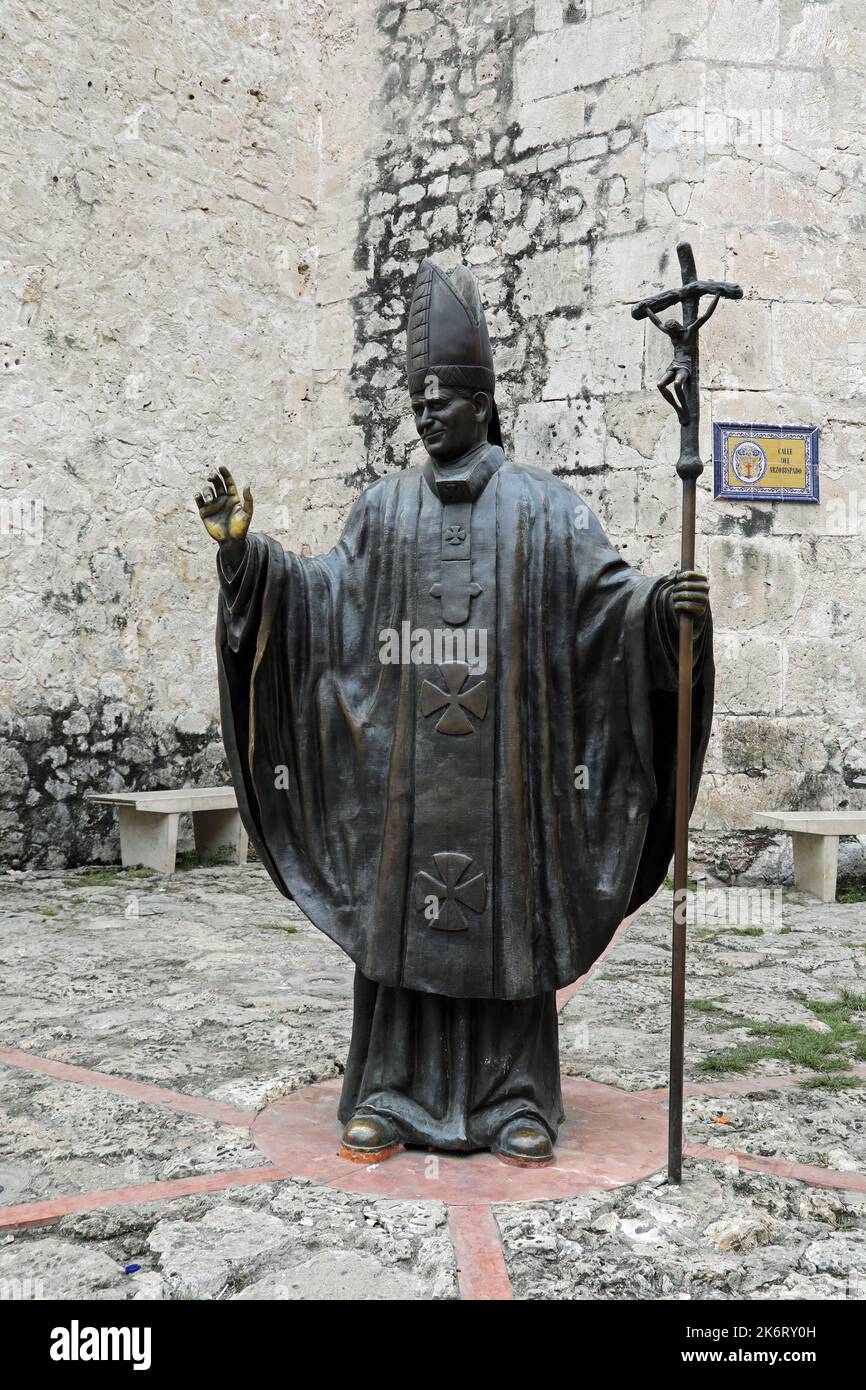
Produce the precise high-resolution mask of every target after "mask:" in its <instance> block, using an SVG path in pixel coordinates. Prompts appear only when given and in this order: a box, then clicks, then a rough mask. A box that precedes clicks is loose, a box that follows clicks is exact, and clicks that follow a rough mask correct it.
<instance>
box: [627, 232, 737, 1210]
mask: <svg viewBox="0 0 866 1390" xmlns="http://www.w3.org/2000/svg"><path fill="white" fill-rule="evenodd" d="M677 256H678V257H679V262H680V273H681V275H682V285H681V286H680V287H679V289H674V290H663V291H662V292H661V293H660V294H655V295H651V296H650V297H649V298H648V299H642V300H640V301H639V302H638V303H637V304H636V305H635V307H634V308H633V309H632V311H631V316H632V318H634V319H644V318H648V319H649V320H650V321H651V322H652V323H653V324H655V326H656V328H658V329H660V330H661V332H662V333H666V334H667V335H668V337H669V338H670V339H671V341H672V343H673V344H674V359H673V362H672V363H671V365H670V367H669V368H668V369H667V371H666V372H665V373H664V375H663V376H662V378H661V380H660V381H659V382H658V389H659V391H661V393H662V395H663V396H664V398H665V400H666V401H668V403H669V404H670V405H672V406H673V408H674V410H675V411H676V412H677V416H678V418H679V422H680V457H679V461H678V463H677V473H678V474H679V475H680V478H681V479H682V483H683V509H682V532H681V545H680V580H683V579H688V580H692V579H694V582H695V583H696V584H697V580H698V576H697V573H696V571H695V570H694V563H695V503H696V484H697V480H698V478H699V477H700V475H701V473H702V472H703V471H704V465H703V463H702V462H701V456H700V445H699V437H698V436H699V429H700V413H701V403H700V380H699V354H698V335H699V332H700V329H701V326H702V325H703V324H704V323H706V321H707V319H708V318H709V317H710V315H711V314H712V313H714V311H715V309H716V306H717V305H718V302H719V300H720V299H742V297H743V291H742V290H741V288H740V286H739V285H733V284H729V283H727V282H724V281H711V280H699V279H698V276H697V271H696V269H695V258H694V254H693V252H692V248H691V246H690V244H689V243H688V242H687V241H681V242H680V243H679V245H678V246H677ZM704 295H712V303H711V304H710V306H709V308H708V309H707V310H706V312H705V313H703V314H700V313H699V310H700V301H701V298H702V297H703V296H704ZM674 304H680V305H681V306H682V323H679V322H678V320H676V319H668V320H666V321H665V322H662V320H661V319H659V318H658V314H659V313H660V312H662V311H664V310H665V309H669V308H671V307H672V306H673V305H674ZM701 578H702V576H701ZM693 645H694V616H693V615H692V613H690V612H689V609H688V606H687V605H685V604H683V605H682V606H681V607H680V610H679V668H678V685H677V764H676V792H675V810H674V906H673V942H672V959H671V1051H670V1082H669V1090H668V1179H669V1180H670V1181H671V1182H676V1183H678V1182H680V1181H681V1180H682V1172H683V1052H684V1032H685V1005H686V909H687V903H688V894H687V884H688V852H689V767H690V761H691V746H692V662H693Z"/></svg>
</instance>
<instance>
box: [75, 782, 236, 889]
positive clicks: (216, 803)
mask: <svg viewBox="0 0 866 1390" xmlns="http://www.w3.org/2000/svg"><path fill="white" fill-rule="evenodd" d="M85 799H86V800H87V801H89V802H91V803H96V804H97V805H100V806H116V807H117V812H118V818H119V820H120V859H121V863H122V864H123V867H124V868H125V869H126V868H131V867H132V866H133V865H135V864H143V865H144V866H145V868H148V869H156V871H157V872H158V873H161V874H173V873H174V867H175V859H176V856H177V823H178V819H179V817H180V816H183V815H190V816H192V828H193V834H194V836H195V847H196V850H197V851H198V853H199V854H209V853H213V851H214V850H218V849H224V848H225V847H226V846H231V848H232V849H233V850H234V851H235V853H236V855H237V861H238V863H239V864H245V863H246V862H247V846H248V843H249V841H248V838H247V832H246V831H245V830H244V828H243V826H242V825H241V818H240V814H239V812H238V803H237V797H236V796H235V793H234V789H233V788H232V787H185V788H184V789H183V790H182V791H176V792H108V793H106V794H105V795H104V796H97V795H91V796H88V797H86V798H85Z"/></svg>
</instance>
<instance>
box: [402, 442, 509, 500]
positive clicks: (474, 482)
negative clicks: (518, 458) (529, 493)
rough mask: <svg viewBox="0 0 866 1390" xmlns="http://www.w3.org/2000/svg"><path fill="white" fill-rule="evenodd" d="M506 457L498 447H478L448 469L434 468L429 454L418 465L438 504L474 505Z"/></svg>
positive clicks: (434, 465)
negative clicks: (471, 503)
mask: <svg viewBox="0 0 866 1390" xmlns="http://www.w3.org/2000/svg"><path fill="white" fill-rule="evenodd" d="M504 458H505V454H504V453H503V451H502V449H500V448H499V445H498V444H488V443H487V442H486V441H485V442H484V443H483V444H477V445H476V446H475V448H474V449H470V451H469V453H468V454H464V455H463V458H462V459H456V460H455V461H454V462H453V463H452V464H451V465H450V467H448V468H437V467H436V464H435V463H434V462H433V460H432V459H431V458H430V456H429V454H428V456H427V458H426V459H425V460H424V463H423V464H422V465H421V468H422V472H423V474H424V477H425V479H426V482H427V485H428V487H429V488H430V490H431V492H434V493H435V494H436V496H437V497H438V498H439V500H440V502H475V501H476V500H477V499H478V498H479V497H480V496H481V494H482V492H483V491H484V489H485V488H486V486H487V484H488V483H489V482H490V479H491V478H492V477H493V474H494V473H495V472H496V470H497V468H498V467H499V465H500V464H501V463H502V461H503V459H504Z"/></svg>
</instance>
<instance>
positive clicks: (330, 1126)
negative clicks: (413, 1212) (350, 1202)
mask: <svg viewBox="0 0 866 1390" xmlns="http://www.w3.org/2000/svg"><path fill="white" fill-rule="evenodd" d="M340 1084H341V1083H340V1082H339V1081H326V1082H324V1083H323V1084H322V1085H320V1086H307V1087H305V1089H304V1090H302V1091H295V1092H293V1093H292V1095H290V1096H285V1097H284V1098H283V1099H282V1100H278V1101H275V1102H274V1104H273V1105H269V1106H268V1107H267V1109H265V1110H263V1111H262V1112H261V1114H260V1115H259V1116H258V1117H257V1119H256V1121H255V1124H254V1125H253V1130H252V1134H253V1139H254V1140H255V1142H256V1145H257V1146H258V1148H259V1149H260V1151H261V1152H262V1153H263V1154H265V1155H266V1157H267V1158H268V1159H270V1161H271V1162H272V1163H274V1164H276V1165H278V1166H279V1167H280V1168H281V1169H283V1171H284V1172H285V1174H286V1176H287V1177H293V1178H308V1179H310V1180H311V1181H312V1182H315V1183H320V1184H321V1185H322V1186H327V1187H334V1188H337V1189H339V1190H340V1191H342V1192H361V1193H368V1194H369V1195H370V1196H375V1197H395V1198H401V1199H404V1200H409V1201H415V1202H424V1201H427V1202H448V1203H450V1204H452V1205H457V1206H462V1205H466V1204H471V1203H474V1202H534V1201H546V1200H549V1199H551V1198H557V1197H559V1198H562V1197H577V1196H579V1195H580V1194H581V1193H583V1192H597V1191H599V1190H604V1189H606V1188H611V1187H621V1186H623V1185H624V1184H625V1183H630V1182H637V1180H638V1179H639V1178H646V1177H649V1176H650V1175H651V1174H652V1173H655V1172H657V1171H658V1170H659V1169H660V1168H662V1167H663V1166H664V1163H665V1159H666V1155H667V1112H666V1111H665V1110H664V1109H663V1108H662V1105H661V1104H660V1103H659V1101H658V1100H652V1099H648V1098H647V1097H646V1096H642V1095H640V1094H636V1093H629V1092H627V1091H618V1090H615V1089H614V1087H612V1086H602V1085H599V1084H598V1083H597V1082H595V1081H585V1080H583V1079H581V1078H578V1077H573V1076H564V1077H563V1078H562V1098H563V1101H564V1104H565V1123H564V1124H563V1125H562V1128H561V1129H560V1132H559V1140H558V1142H557V1145H556V1157H555V1159H554V1162H553V1163H552V1164H551V1165H549V1166H545V1167H543V1168H541V1169H532V1170H527V1169H526V1168H519V1167H515V1166H511V1165H507V1164H504V1163H500V1162H499V1160H498V1159H497V1158H496V1157H494V1155H493V1154H491V1153H473V1154H454V1153H442V1152H431V1151H428V1150H426V1149H404V1150H403V1151H402V1152H400V1153H397V1154H395V1155H394V1157H393V1158H389V1159H387V1160H385V1161H384V1162H380V1163H370V1164H364V1165H358V1164H355V1163H349V1162H347V1160H346V1159H345V1158H341V1157H340V1135H341V1130H342V1126H341V1125H340V1122H339V1120H338V1119H337V1102H338V1100H339V1095H340Z"/></svg>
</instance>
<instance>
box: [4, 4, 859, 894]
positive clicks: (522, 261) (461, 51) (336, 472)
mask: <svg viewBox="0 0 866 1390" xmlns="http://www.w3.org/2000/svg"><path fill="white" fill-rule="evenodd" d="M76 8H77V7H76V6H74V5H73V4H72V0H64V3H62V4H60V5H57V6H55V7H54V12H53V14H52V18H51V19H47V18H44V17H43V18H41V19H39V18H37V17H36V16H35V14H34V12H33V11H32V10H29V9H25V8H24V7H23V6H16V7H13V11H12V16H13V17H12V19H11V20H10V23H9V25H8V33H7V43H10V44H12V45H13V46H14V48H15V52H16V55H17V60H16V65H13V69H12V76H11V78H10V84H9V86H8V88H7V103H6V114H5V117H4V120H5V123H6V127H7V129H6V139H5V140H4V141H3V146H2V148H3V151H4V153H3V154H2V155H0V159H2V160H3V161H4V173H5V174H6V178H7V187H9V188H10V189H11V192H12V196H11V199H10V208H11V214H12V227H11V231H10V234H9V237H8V249H7V250H5V251H4V252H3V256H4V257H5V259H4V261H3V266H2V280H3V290H2V293H3V298H2V307H3V314H4V322H5V325H6V331H5V332H4V334H3V338H4V340H5V350H6V351H7V352H8V354H9V356H8V361H9V366H8V367H5V368H4V377H5V379H4V381H3V395H2V400H0V411H2V420H3V425H4V441H5V443H6V446H7V448H6V463H5V465H4V473H3V477H2V480H0V484H2V488H3V491H2V493H0V496H3V497H5V498H6V499H7V514H6V515H7V522H8V517H9V515H11V513H10V512H9V506H10V505H13V504H15V505H17V500H18V499H21V498H23V497H25V496H27V497H32V498H36V499H42V502H43V507H44V522H43V525H44V536H43V539H42V542H41V544H39V545H35V544H30V543H28V540H27V539H26V538H24V537H22V536H21V535H20V534H12V532H15V527H14V525H13V526H12V527H11V528H10V526H9V524H7V525H6V528H5V533H4V534H0V555H2V556H3V557H4V558H8V560H9V567H10V578H11V582H9V580H7V594H8V595H9V600H8V602H7V605H6V606H5V608H4V618H3V621H4V624H5V625H8V626H7V631H5V632H4V641H3V650H2V655H0V682H2V684H0V701H2V703H3V706H4V707H5V708H6V709H7V710H8V713H7V716H6V718H7V720H8V729H9V733H10V735H11V742H10V744H9V748H10V749H11V757H10V756H9V754H8V753H7V761H6V764H5V770H4V772H3V774H2V778H3V782H2V797H3V805H4V812H5V816H6V820H5V827H4V828H5V831H6V834H5V844H6V848H5V850H4V854H5V856H6V857H7V858H14V857H16V856H18V857H22V858H30V859H32V860H39V859H41V860H45V859H49V860H60V859H63V858H67V859H70V860H75V859H81V858H86V857H102V856H109V857H110V856H111V855H113V854H114V853H116V842H115V841H114V840H113V839H112V832H111V825H110V820H109V819H108V818H106V817H103V818H101V819H93V818H89V819H88V818H86V817H84V816H83V815H82V813H81V808H80V804H79V798H80V795H81V793H82V792H83V791H84V790H86V789H87V788H89V787H96V786H101V787H105V786H108V785H117V786H121V785H122V786H148V785H159V784H163V785H165V784H167V783H170V784H172V785H181V784H182V783H183V781H185V780H187V779H189V780H201V779H202V778H205V777H207V778H213V777H218V778H221V777H223V776H224V768H223V767H222V765H221V752H220V747H219V737H218V730H217V725H216V699H215V676H214V666H213V656H212V648H211V642H212V624H213V599H214V577H213V569H212V565H213V555H212V552H211V549H210V547H209V543H208V542H207V539H206V537H205V536H204V533H203V532H200V531H199V530H198V529H197V527H198V522H197V520H196V518H195V515H194V511H193V509H192V506H191V502H190V500H189V498H190V494H191V492H193V491H195V490H196V484H197V482H198V480H199V479H200V478H201V477H202V474H203V471H204V470H205V469H207V468H210V467H212V466H213V465H218V464H221V463H229V464H231V465H232V466H233V467H235V469H236V471H237V472H238V474H239V475H242V478H243V480H244V481H249V482H251V484H252V486H253V491H254V494H255V497H256V508H257V510H256V521H255V523H254V524H255V525H257V526H259V527H260V529H263V530H266V531H268V532H270V533H271V534H273V535H275V536H277V537H278V538H279V539H280V540H282V541H283V542H284V543H285V544H286V545H288V546H290V547H293V548H296V549H299V550H301V551H303V552H305V553H314V552H316V551H318V550H321V549H323V548H327V546H328V545H330V544H331V543H332V542H333V541H334V540H335V539H336V537H337V535H338V534H339V529H340V525H341V522H342V519H343V517H344V516H345V513H346V510H347V508H348V506H349V505H350V503H351V500H352V499H353V498H354V497H355V496H356V495H357V492H358V491H359V489H360V488H361V487H362V486H364V485H365V484H366V483H367V482H369V481H370V480H372V479H373V478H375V477H376V476H378V475H379V474H380V473H382V472H383V471H385V470H388V469H392V468H397V467H401V466H404V465H405V464H406V463H407V462H411V461H415V460H416V459H417V457H418V448H419V446H418V444H417V442H416V441H415V438H414V431H413V428H412V424H411V420H410V418H409V415H408V412H407V408H406V407H407V402H406V396H405V388H404V377H403V363H402V352H403V342H404V338H403V325H404V318H405V308H406V300H407V296H408V293H409V290H410V288H411V282H412V278H413V276H414V270H415V266H416V264H417V261H418V260H419V259H420V257H421V256H422V255H424V254H425V253H427V252H430V253H431V254H433V255H435V256H436V258H437V259H438V260H439V261H440V262H441V263H442V264H444V265H446V266H447V265H452V264H455V263H456V262H458V261H459V260H461V259H465V260H466V261H467V262H468V263H469V264H470V265H471V266H472V267H473V269H474V270H475V272H476V274H477V275H478V276H479V279H480V281H481V284H482V290H483V293H484V297H485V301H486V303H487V306H488V317H489V322H490V326H491V332H492V337H493V341H494V351H495V355H496V360H497V366H498V369H499V377H500V382H501V386H500V387H499V389H498V397H499V399H500V413H501V415H502V419H503V427H504V432H505V435H506V447H507V448H509V449H510V450H512V451H513V453H514V456H515V457H516V458H517V459H518V460H519V461H524V462H529V463H533V464H540V465H541V466H543V467H549V468H551V469H552V470H553V471H555V472H556V473H558V474H559V475H561V476H565V477H567V478H569V479H570V480H571V481H572V483H573V485H574V486H575V487H576V488H578V489H579V490H580V491H581V492H582V493H583V495H584V496H585V497H586V498H587V500H588V501H589V502H590V504H591V505H592V506H593V507H594V508H595V509H596V510H597V512H598V514H599V516H600V518H601V519H602V521H603V523H604V525H605V526H606V528H607V529H608V532H609V534H610V536H611V538H612V539H613V540H614V542H615V543H616V544H617V545H618V546H619V547H620V548H621V549H622V552H623V554H624V555H625V556H626V557H627V558H628V559H629V560H630V561H631V562H632V563H634V564H636V565H637V566H639V567H640V568H642V569H645V570H646V571H648V572H659V571H664V570H666V569H668V568H669V567H670V565H671V564H672V563H673V562H674V560H675V558H676V556H677V553H678V484H677V481H676V477H675V474H674V470H673V462H674V460H675V458H676V451H677V442H678V439H677V434H678V431H677V425H676V421H675V420H674V419H673V417H672V415H671V412H670V411H669V410H668V408H667V407H665V406H664V405H663V403H662V402H661V400H660V398H659V397H658V395H657V393H656V391H655V388H654V382H655V380H656V378H657V376H658V374H659V372H660V370H661V368H662V367H663V366H664V365H665V364H666V353H665V349H666V347H667V343H666V340H661V339H660V337H659V335H656V334H655V333H654V330H652V329H651V328H650V329H647V330H644V329H642V328H641V326H639V325H637V324H635V323H634V322H633V321H632V319H631V318H630V315H629V311H628V307H627V305H626V304H625V302H624V301H626V300H630V299H635V298H638V297H639V296H641V295H642V294H644V293H648V292H650V291H652V290H654V289H657V288H660V287H662V286H663V285H665V284H667V283H668V282H669V281H670V280H671V279H677V278H678V269H677V264H676V256H675V253H674V247H675V244H676V242H677V240H678V239H679V238H680V237H681V236H682V235H684V234H685V235H687V236H688V237H689V238H690V239H691V240H692V242H693V244H694V246H695V250H696V254H697V258H698V266H699V269H700V270H701V271H702V272H703V273H704V274H706V275H707V276H710V277H712V278H716V277H722V276H724V277H726V278H729V279H737V280H739V281H740V282H741V283H742V284H743V286H744V288H745V290H746V296H747V297H746V299H745V300H744V301H743V302H742V303H740V304H737V305H722V306H721V307H720V309H719V312H718V313H717V315H716V317H715V318H714V319H713V320H712V322H711V323H710V324H709V325H708V326H707V329H706V330H705V335H704V337H703V339H702V341H703V343H704V374H703V376H704V386H705V387H706V388H707V390H706V391H705V394H704V417H705V451H704V452H705V457H706V458H707V459H708V458H709V456H710V425H711V422H712V420H713V419H735V420H752V421H756V422H757V421H760V422H766V423H774V422H791V423H800V424H816V425H819V426H820V427H821V430H822V462H823V467H822V499H823V500H822V503H821V505H820V506H819V507H810V506H805V505H795V504H790V505H786V506H779V505H778V504H764V505H762V506H748V505H735V504H732V503H723V502H713V500H712V497H711V487H710V479H709V472H708V473H707V474H706V475H705V478H704V480H703V481H702V484H701V495H700V501H699V524H700V531H701V540H700V543H699V549H698V554H699V562H701V563H703V564H704V565H705V566H706V567H707V568H708V569H709V573H710V578H711V582H712V584H713V591H714V604H715V611H716V623H717V644H718V653H719V667H720V672H719V695H718V709H719V715H718V719H717V723H716V730H715V736H714V740H713V744H712V747H711V750H710V754H709V758H708V764H707V768H708V772H707V776H706V779H705V784H704V789H703V791H702V795H701V801H700V803H699V807H698V811H697V814H696V817H695V821H694V824H695V843H696V848H697V849H698V851H699V852H702V853H704V854H706V855H707V856H708V857H709V859H710V862H712V863H713V864H714V865H715V866H716V867H719V868H721V869H723V870H729V871H743V870H747V869H749V868H750V867H757V868H760V867H762V866H763V867H773V868H775V865H772V864H771V861H772V860H773V859H774V858H775V857H777V851H776V850H775V849H774V848H773V847H772V845H769V846H768V841H767V837H765V836H759V835H755V834H750V833H748V828H749V826H750V824H751V817H752V813H753V812H754V810H755V809H759V808H770V807H775V806H779V807H781V806H790V807H797V806H813V805H820V806H828V807H830V806H842V805H846V804H848V805H852V806H853V805H860V806H863V805H864V791H863V788H864V787H866V731H864V719H863V709H864V695H866V657H864V654H863V643H862V640H861V633H862V630H863V626H864V613H866V580H864V577H863V566H862V562H861V557H862V542H863V532H864V520H866V484H864V481H863V477H864V475H863V449H864V443H863V438H864V436H863V429H862V424H863V421H864V416H866V409H864V358H866V348H864V343H866V310H864V309H863V308H862V307H861V300H862V292H861V289H860V287H861V286H862V284H863V283H866V275H864V272H866V249H864V241H863V230H864V228H866V195H864V184H863V179H862V172H863V129H864V123H866V118H864V115H863V107H862V101H861V95H860V94H861V91H862V85H863V80H864V76H866V53H864V43H866V40H864V34H863V29H862V26H861V24H860V22H859V14H858V4H857V0H830V3H808V2H807V0H695V3H693V4H691V5H689V6H686V5H683V4H682V3H680V2H679V0H677V3H674V0H644V2H643V3H638V0H629V2H628V3H621V2H618V0H570V3H559V0H555V2H553V0H539V3H537V4H527V3H521V0H486V3H484V4H477V3H475V4H472V3H458V2H457V0H442V2H441V3H436V4H427V5H424V4H421V3H420V2H416V3H413V2H412V0H410V3H408V4H383V5H376V4H375V3H374V0H347V3H345V4H344V5H342V6H340V7H338V6H336V5H335V4H333V3H325V0H321V2H320V3H314V0H290V3H280V0H267V3H266V0H259V9H260V11H261V12H262V13H261V14H259V15H252V16H250V15H249V14H248V12H247V7H245V6H242V5H240V4H239V3H236V0H230V3H220V4H219V5H217V4H216V3H206V0H199V2H198V3H191V4H190V5H187V6H184V7H181V6H176V7H175V9H174V10H172V8H171V7H170V6H169V5H163V4H154V5H152V6H150V7H148V6H146V5H136V6H133V5H131V4H130V5H129V6H126V5H123V4H121V3H119V0H114V3H112V4H111V5H108V6H105V7H102V8H101V9H100V11H99V14H98V15H95V16H93V17H91V16H88V20H87V24H86V32H84V26H83V25H82V24H81V21H78V22H77V27H76V23H75V22H74V21H73V20H72V18H71V16H72V15H73V14H74V12H75V10H76ZM64 17H65V18H64ZM88 83H90V84H91V85H90V86H88ZM12 520H13V521H14V520H15V517H14V516H12ZM19 520H20V518H19ZM19 530H20V527H19ZM25 802H26V803H27V811H26V814H25V815H24V816H23V817H22V814H21V807H22V804H23V803H25Z"/></svg>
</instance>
